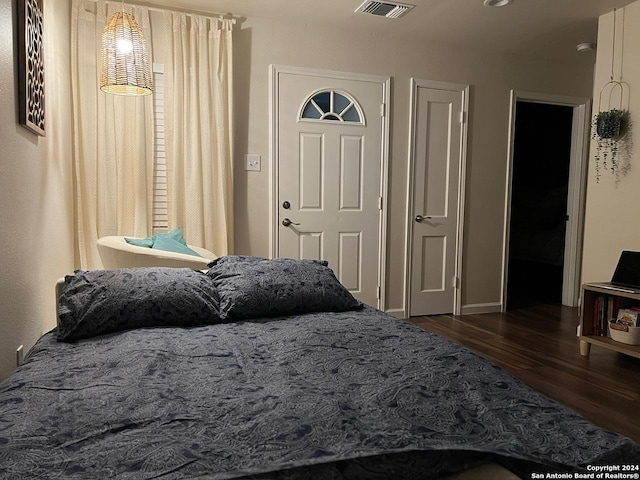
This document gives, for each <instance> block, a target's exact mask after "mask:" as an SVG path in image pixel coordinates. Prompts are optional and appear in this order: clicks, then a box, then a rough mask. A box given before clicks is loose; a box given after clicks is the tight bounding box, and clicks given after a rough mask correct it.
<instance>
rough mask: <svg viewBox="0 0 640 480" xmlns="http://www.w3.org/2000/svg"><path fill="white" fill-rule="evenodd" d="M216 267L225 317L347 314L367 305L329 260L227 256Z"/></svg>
mask: <svg viewBox="0 0 640 480" xmlns="http://www.w3.org/2000/svg"><path fill="white" fill-rule="evenodd" d="M247 259H249V260H247ZM212 263H213V266H212V267H211V268H210V269H209V271H208V272H207V275H209V276H210V277H211V278H212V279H213V282H214V284H215V286H216V290H217V294H218V297H219V302H220V305H219V314H220V317H221V318H222V319H243V318H258V317H274V316H281V315H293V314H299V313H308V312H328V311H332V312H343V311H346V310H356V309H359V308H361V307H362V303H360V302H359V301H358V300H356V299H355V298H354V297H353V295H351V293H349V291H348V290H347V289H346V288H345V287H344V286H343V285H342V284H341V283H340V282H339V281H338V279H337V278H336V276H335V275H334V273H333V270H331V269H330V268H329V267H328V266H327V262H325V261H319V260H293V259H290V258H277V259H274V260H267V259H264V258H258V257H239V258H238V257H234V256H227V257H221V258H219V259H217V260H215V261H213V262H212Z"/></svg>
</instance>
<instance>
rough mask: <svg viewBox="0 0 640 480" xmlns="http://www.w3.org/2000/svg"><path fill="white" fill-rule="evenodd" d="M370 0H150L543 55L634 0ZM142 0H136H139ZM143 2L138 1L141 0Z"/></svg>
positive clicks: (562, 50) (565, 48)
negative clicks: (395, 14)
mask: <svg viewBox="0 0 640 480" xmlns="http://www.w3.org/2000/svg"><path fill="white" fill-rule="evenodd" d="M362 1H363V0H147V1H146V2H141V3H143V4H147V5H150V6H151V5H156V6H166V7H169V8H173V9H181V10H190V11H196V12H202V13H231V14H233V15H235V16H240V17H266V18H281V19H290V20H292V21H297V22H306V23H309V24H311V23H318V24H321V25H327V26H331V27H337V28H350V29H354V30H356V31H362V32H375V33H376V34H377V35H388V36H393V37H396V38H416V39H421V40H427V41H432V42H437V43H446V44H453V45H458V46H462V47H465V48H469V47H471V48H476V49H480V50H485V49H490V50H494V51H496V50H497V51H502V52H511V53H516V54H522V55H535V56H556V55H557V56H565V55H567V54H569V52H572V53H573V52H575V51H576V50H575V48H576V45H577V44H578V43H582V42H595V41H596V39H597V22H598V17H599V16H600V15H602V14H604V13H607V12H611V11H613V9H614V8H621V7H623V6H624V5H626V4H629V3H631V2H632V1H633V0H514V2H513V3H512V4H511V5H508V6H506V7H502V8H489V7H485V6H484V5H483V3H482V0H401V1H403V3H411V4H415V5H416V7H415V8H414V9H413V10H411V11H410V12H409V13H408V14H407V15H406V16H404V17H402V18H399V19H387V18H384V17H376V16H373V15H365V14H356V13H354V10H355V9H356V8H357V7H358V6H360V4H361V3H362ZM134 2H135V0H134ZM136 3H137V2H136Z"/></svg>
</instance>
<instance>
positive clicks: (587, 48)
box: [576, 42, 596, 53]
mask: <svg viewBox="0 0 640 480" xmlns="http://www.w3.org/2000/svg"><path fill="white" fill-rule="evenodd" d="M595 48H596V45H595V43H590V42H585V43H579V44H578V45H576V50H577V51H578V53H585V52H591V51H592V50H595Z"/></svg>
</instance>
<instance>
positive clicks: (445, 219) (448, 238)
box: [409, 81, 466, 315]
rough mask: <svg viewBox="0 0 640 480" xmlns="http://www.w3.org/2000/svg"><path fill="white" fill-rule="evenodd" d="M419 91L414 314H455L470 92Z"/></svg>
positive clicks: (416, 110) (412, 243)
mask: <svg viewBox="0 0 640 480" xmlns="http://www.w3.org/2000/svg"><path fill="white" fill-rule="evenodd" d="M413 86H414V88H413V115H412V116H413V122H412V136H411V138H412V171H413V175H412V185H411V186H410V190H411V192H412V198H411V200H410V203H411V205H410V207H411V208H410V209H409V212H410V214H411V222H412V223H411V228H410V229H409V230H410V232H411V234H410V238H411V240H410V246H409V248H410V259H411V261H410V275H409V283H410V289H409V293H410V296H409V314H410V315H427V314H439V313H453V312H454V311H456V309H457V308H456V293H457V290H458V283H459V281H458V274H457V270H458V265H459V262H458V250H459V249H458V247H459V245H458V241H459V238H460V235H459V230H460V222H459V219H460V211H459V210H460V209H459V207H460V204H461V203H460V202H461V181H460V180H461V166H462V164H463V162H462V159H463V155H462V153H463V150H462V148H463V128H462V126H463V122H464V113H463V102H464V99H465V93H466V90H465V89H463V88H461V87H457V86H451V87H449V88H448V87H447V86H446V85H444V86H439V87H438V88H434V87H433V86H430V83H428V82H425V83H424V84H422V83H421V82H419V81H418V82H415V83H414V84H413Z"/></svg>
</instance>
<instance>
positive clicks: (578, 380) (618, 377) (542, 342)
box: [409, 305, 640, 442]
mask: <svg viewBox="0 0 640 480" xmlns="http://www.w3.org/2000/svg"><path fill="white" fill-rule="evenodd" d="M409 321H411V322H412V323H415V324H416V325H419V326H421V327H423V328H425V329H427V330H431V331H433V332H436V333H438V334H441V335H443V336H445V337H448V338H450V339H452V340H454V341H456V342H458V343H460V344H462V345H465V346H466V347H468V348H470V349H471V350H474V351H476V352H477V353H480V354H482V355H484V356H485V357H488V358H489V359H491V360H493V361H494V362H495V363H497V364H498V365H500V366H501V367H503V368H504V369H505V370H508V371H509V372H511V373H512V374H513V375H515V376H516V377H518V378H520V379H521V380H522V381H523V382H525V383H526V384H528V385H529V386H531V387H533V388H535V389H536V390H538V391H540V392H542V393H544V394H545V395H547V396H549V397H551V398H554V399H555V400H558V401H559V402H561V403H564V404H565V405H568V406H569V407H571V408H572V409H574V410H575V411H577V412H579V413H580V414H582V415H583V416H585V417H586V418H588V419H589V420H591V421H592V422H593V423H595V424H596V425H599V426H601V427H603V428H606V429H608V430H613V431H616V432H620V433H622V434H624V435H626V436H628V437H630V438H632V439H634V440H635V441H636V442H640V359H637V358H633V357H630V356H627V355H623V354H620V353H616V352H613V351H610V350H607V349H604V348H601V347H597V346H592V347H591V355H590V356H589V357H583V356H581V355H580V349H579V340H578V337H577V336H576V326H577V325H578V311H577V309H576V308H570V307H563V306H560V305H542V306H533V307H528V308H526V309H520V310H513V311H510V312H507V313H489V314H480V315H463V316H453V315H437V316H426V317H413V318H411V319H410V320H409Z"/></svg>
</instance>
